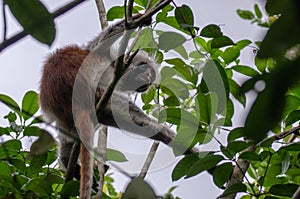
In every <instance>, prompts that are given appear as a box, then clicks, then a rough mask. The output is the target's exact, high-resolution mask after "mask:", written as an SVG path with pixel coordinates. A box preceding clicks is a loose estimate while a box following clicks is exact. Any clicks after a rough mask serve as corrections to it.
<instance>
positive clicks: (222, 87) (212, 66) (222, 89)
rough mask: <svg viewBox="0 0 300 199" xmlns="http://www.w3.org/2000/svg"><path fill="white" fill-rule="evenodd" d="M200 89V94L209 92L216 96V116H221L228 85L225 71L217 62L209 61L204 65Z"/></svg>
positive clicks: (225, 102)
mask: <svg viewBox="0 0 300 199" xmlns="http://www.w3.org/2000/svg"><path fill="white" fill-rule="evenodd" d="M200 87H201V92H202V93H208V92H210V93H215V94H216V95H217V97H218V99H217V101H218V105H217V114H222V112H223V111H224V110H225V109H226V107H227V100H228V98H229V84H228V77H227V75H226V72H225V69H224V68H223V67H222V66H221V65H220V63H219V62H217V61H213V60H209V61H207V62H206V63H205V66H204V70H203V78H202V82H201V85H200Z"/></svg>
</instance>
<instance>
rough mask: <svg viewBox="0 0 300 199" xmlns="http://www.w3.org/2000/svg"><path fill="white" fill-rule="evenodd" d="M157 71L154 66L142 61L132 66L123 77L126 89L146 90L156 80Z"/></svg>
mask: <svg viewBox="0 0 300 199" xmlns="http://www.w3.org/2000/svg"><path fill="white" fill-rule="evenodd" d="M155 79H156V73H155V70H154V68H153V67H152V66H151V65H150V64H148V63H146V62H140V63H138V64H137V65H136V66H133V67H130V69H129V71H128V72H127V73H126V74H125V75H124V77H123V78H122V84H123V86H122V88H123V89H124V90H129V91H136V92H144V91H146V90H147V89H148V88H149V86H151V84H152V83H153V82H154V81H155Z"/></svg>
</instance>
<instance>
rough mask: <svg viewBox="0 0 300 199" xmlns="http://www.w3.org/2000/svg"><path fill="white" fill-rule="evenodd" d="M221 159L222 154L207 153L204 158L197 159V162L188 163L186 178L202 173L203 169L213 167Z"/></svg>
mask: <svg viewBox="0 0 300 199" xmlns="http://www.w3.org/2000/svg"><path fill="white" fill-rule="evenodd" d="M223 159H224V158H223V156H220V155H207V156H205V157H204V158H201V159H199V160H198V161H197V162H195V163H194V164H192V165H190V169H189V171H188V173H187V175H186V178H190V177H193V176H195V175H198V174H200V173H202V172H203V171H206V170H208V169H211V168H213V167H214V166H216V165H217V164H218V163H219V162H221V161H222V160H223Z"/></svg>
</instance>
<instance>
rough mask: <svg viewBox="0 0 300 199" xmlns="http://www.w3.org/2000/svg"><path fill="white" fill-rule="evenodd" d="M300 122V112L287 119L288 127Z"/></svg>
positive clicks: (295, 112) (294, 112) (293, 113)
mask: <svg viewBox="0 0 300 199" xmlns="http://www.w3.org/2000/svg"><path fill="white" fill-rule="evenodd" d="M298 121H300V110H296V111H292V112H291V113H290V114H289V115H288V117H287V118H286V125H287V126H289V125H292V124H294V123H296V122H298Z"/></svg>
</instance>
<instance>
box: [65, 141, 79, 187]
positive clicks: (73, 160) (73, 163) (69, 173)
mask: <svg viewBox="0 0 300 199" xmlns="http://www.w3.org/2000/svg"><path fill="white" fill-rule="evenodd" d="M79 152H80V143H79V142H78V141H75V142H74V144H73V147H72V150H71V153H70V157H69V161H68V166H67V170H66V176H65V182H68V181H70V180H72V179H73V178H74V177H76V178H78V179H79V171H80V167H79V165H78V164H77V161H78V157H79ZM76 175H77V176H76Z"/></svg>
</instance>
